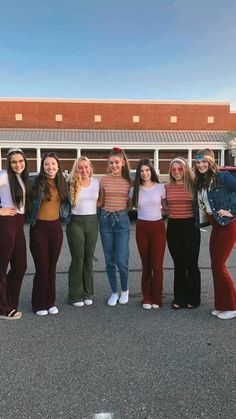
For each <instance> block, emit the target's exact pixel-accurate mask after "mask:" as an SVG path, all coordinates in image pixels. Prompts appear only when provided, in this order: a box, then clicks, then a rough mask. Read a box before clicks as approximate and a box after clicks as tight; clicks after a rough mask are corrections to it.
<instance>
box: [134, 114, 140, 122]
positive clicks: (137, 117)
mask: <svg viewBox="0 0 236 419" xmlns="http://www.w3.org/2000/svg"><path fill="white" fill-rule="evenodd" d="M133 122H134V123H138V122H139V116H138V115H133Z"/></svg>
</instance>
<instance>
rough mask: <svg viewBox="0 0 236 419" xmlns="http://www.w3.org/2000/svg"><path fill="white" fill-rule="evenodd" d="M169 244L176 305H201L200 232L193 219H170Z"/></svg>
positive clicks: (168, 229) (168, 228)
mask: <svg viewBox="0 0 236 419" xmlns="http://www.w3.org/2000/svg"><path fill="white" fill-rule="evenodd" d="M167 244H168V248H169V251H170V254H171V257H172V259H173V261H174V301H173V303H174V304H178V305H180V306H186V305H187V304H190V305H191V306H193V307H197V306H198V305H199V304H200V294H201V274H200V270H199V267H198V257H199V250H200V230H199V229H197V228H196V227H195V221H194V219H193V218H183V219H175V218H169V220H168V226H167Z"/></svg>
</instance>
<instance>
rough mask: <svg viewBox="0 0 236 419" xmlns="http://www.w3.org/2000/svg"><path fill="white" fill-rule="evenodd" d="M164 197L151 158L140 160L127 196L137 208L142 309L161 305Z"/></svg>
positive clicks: (164, 236) (162, 187) (164, 233)
mask: <svg viewBox="0 0 236 419" xmlns="http://www.w3.org/2000/svg"><path fill="white" fill-rule="evenodd" d="M165 197H166V194H165V187H164V185H162V184H160V183H159V179H158V176H157V174H156V172H155V169H154V167H153V165H152V163H151V161H150V160H149V159H143V160H139V162H138V165H137V170H136V176H135V183H134V187H133V188H131V190H130V198H131V199H132V205H133V207H135V208H137V211H138V216H137V218H138V220H137V224H136V241H137V245H138V250H139V254H140V257H141V261H142V294H143V299H142V304H143V308H144V309H151V308H159V307H161V306H162V291H163V259H164V253H165V247H166V231H165V225H164V221H163V218H162V213H161V207H162V205H164V204H165Z"/></svg>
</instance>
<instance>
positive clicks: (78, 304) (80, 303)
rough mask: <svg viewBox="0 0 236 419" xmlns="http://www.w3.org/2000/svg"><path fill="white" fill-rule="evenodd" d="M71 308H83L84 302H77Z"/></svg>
mask: <svg viewBox="0 0 236 419" xmlns="http://www.w3.org/2000/svg"><path fill="white" fill-rule="evenodd" d="M72 306H75V307H83V306H84V302H83V301H77V302H76V303H72Z"/></svg>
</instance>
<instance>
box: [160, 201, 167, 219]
mask: <svg viewBox="0 0 236 419" xmlns="http://www.w3.org/2000/svg"><path fill="white" fill-rule="evenodd" d="M161 213H162V216H166V215H169V207H168V205H167V199H166V198H164V199H162V200H161Z"/></svg>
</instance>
